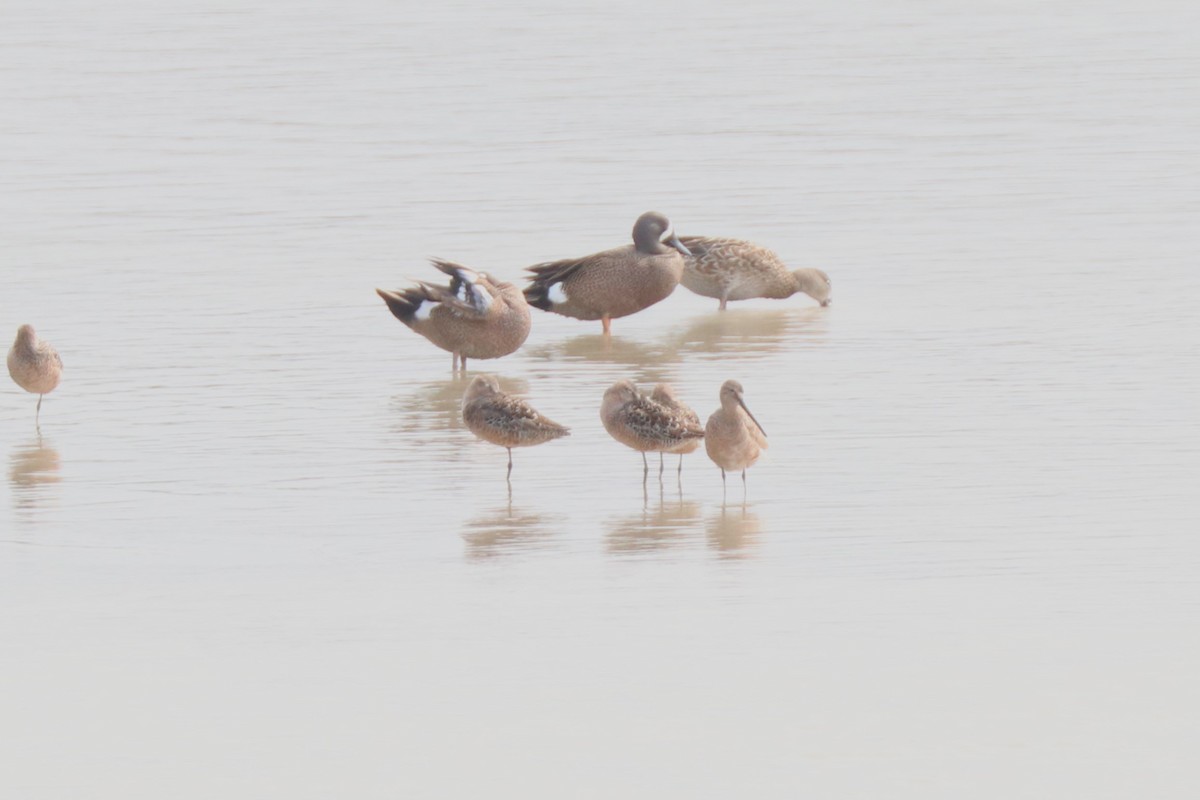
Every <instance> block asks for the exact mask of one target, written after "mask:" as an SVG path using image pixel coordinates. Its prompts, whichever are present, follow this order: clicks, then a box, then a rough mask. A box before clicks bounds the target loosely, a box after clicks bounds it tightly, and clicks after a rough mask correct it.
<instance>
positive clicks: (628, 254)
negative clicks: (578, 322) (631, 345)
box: [525, 211, 689, 334]
mask: <svg viewBox="0 0 1200 800" xmlns="http://www.w3.org/2000/svg"><path fill="white" fill-rule="evenodd" d="M688 254H689V253H688V249H687V248H686V247H684V245H683V244H682V243H681V242H680V240H679V237H678V236H676V235H675V228H674V227H673V226H672V225H671V221H670V220H669V219H667V218H666V217H665V216H663V215H662V214H659V213H658V212H656V211H647V212H646V213H645V214H642V215H641V216H640V217H638V220H637V222H636V223H635V224H634V226H633V244H631V245H625V246H624V247H616V248H613V249H612V250H604V251H601V252H599V253H593V254H592V255H590V256H583V257H582V258H568V259H564V260H562V261H547V262H545V263H543V264H535V265H534V266H532V267H528V268H527V271H528V272H530V273H532V277H531V279H530V282H529V285H528V286H526V287H525V299H526V300H528V301H529V305H531V306H534V307H535V308H540V309H542V310H543V311H552V312H554V313H555V314H562V315H563V316H564V317H574V318H575V319H585V320H595V319H598V320H600V323H601V325H602V326H603V328H604V333H605V334H608V333H610V331H611V323H612V320H614V319H616V318H617V317H627V316H629V315H630V314H635V313H637V312H638V311H641V310H642V309H644V308H649V307H650V306H652V305H654V304H655V303H657V302H659V301H660V300H663V299H666V298H667V297H668V296H669V295H670V294H671V292H673V291H675V287H676V286H678V285H679V278H680V276H682V275H683V257H684V256H686V255H688Z"/></svg>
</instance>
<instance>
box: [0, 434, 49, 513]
mask: <svg viewBox="0 0 1200 800" xmlns="http://www.w3.org/2000/svg"><path fill="white" fill-rule="evenodd" d="M59 467H60V463H59V457H58V451H57V450H55V449H54V448H53V447H51V446H50V445H49V444H48V443H47V442H45V441H44V440H43V439H42V437H41V436H40V435H39V436H38V437H37V438H35V439H34V440H32V441H31V442H30V443H28V444H25V445H21V446H18V447H16V448H14V449H13V451H12V455H11V456H10V457H9V468H8V480H9V481H10V482H11V483H12V489H13V503H14V505H15V509H14V510H15V511H17V512H19V513H27V514H32V513H33V512H35V511H37V510H38V507H39V506H41V505H43V503H44V501H45V500H46V499H47V497H48V493H47V492H46V488H47V487H49V486H52V485H54V484H56V483H58V482H59V481H61V480H62V477H61V476H60V475H59V474H58V471H59Z"/></svg>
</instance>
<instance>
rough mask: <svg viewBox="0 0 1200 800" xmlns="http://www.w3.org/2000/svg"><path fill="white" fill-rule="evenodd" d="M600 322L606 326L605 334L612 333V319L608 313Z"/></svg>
mask: <svg viewBox="0 0 1200 800" xmlns="http://www.w3.org/2000/svg"><path fill="white" fill-rule="evenodd" d="M600 324H601V325H603V326H604V335H605V336H608V335H609V334H611V333H612V319H610V318H609V316H608V314H605V315H604V316H603V317H601V318H600Z"/></svg>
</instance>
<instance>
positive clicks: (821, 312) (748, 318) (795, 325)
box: [670, 307, 829, 360]
mask: <svg viewBox="0 0 1200 800" xmlns="http://www.w3.org/2000/svg"><path fill="white" fill-rule="evenodd" d="M828 312H829V309H827V308H820V307H816V308H789V309H770V310H759V309H752V308H737V309H732V310H730V311H726V312H725V313H723V314H705V315H703V316H700V317H697V318H696V319H695V320H693V321H692V322H691V323H690V324H688V325H687V326H686V327H685V328H683V329H682V330H676V331H673V332H672V339H673V341H672V343H671V345H670V349H671V350H672V351H673V352H674V353H675V354H676V355H677V356H684V355H686V354H688V353H707V354H733V355H736V356H737V357H738V358H739V359H742V360H745V359H751V360H753V359H754V358H756V357H759V356H765V355H768V354H770V353H774V352H776V351H778V350H781V349H783V347H784V345H791V344H794V343H795V342H796V341H797V340H800V341H803V340H805V339H811V340H813V341H814V342H820V341H823V340H824V338H825V336H826V334H827V333H828V325H829V313H828Z"/></svg>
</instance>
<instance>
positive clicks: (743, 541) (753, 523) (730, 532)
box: [705, 503, 761, 558]
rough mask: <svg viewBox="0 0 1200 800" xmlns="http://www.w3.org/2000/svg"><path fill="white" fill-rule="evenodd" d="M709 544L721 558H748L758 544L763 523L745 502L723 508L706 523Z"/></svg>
mask: <svg viewBox="0 0 1200 800" xmlns="http://www.w3.org/2000/svg"><path fill="white" fill-rule="evenodd" d="M705 528H706V534H707V538H708V546H709V547H711V548H712V549H713V550H715V551H716V553H717V556H718V557H719V558H746V557H747V556H749V555H750V554H751V553H752V552H753V550H754V548H755V547H757V545H758V535H759V531H760V529H761V523H760V521H759V519H758V515H757V514H754V513H751V511H750V510H749V508H748V507H747V506H746V504H745V503H743V504H741V505H734V506H727V505H725V504H723V503H722V504H721V508H720V509H719V510H718V511H717V512H716V513H715V514H713V515H712V516H711V517H709V519H708V523H707V524H706V525H705Z"/></svg>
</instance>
